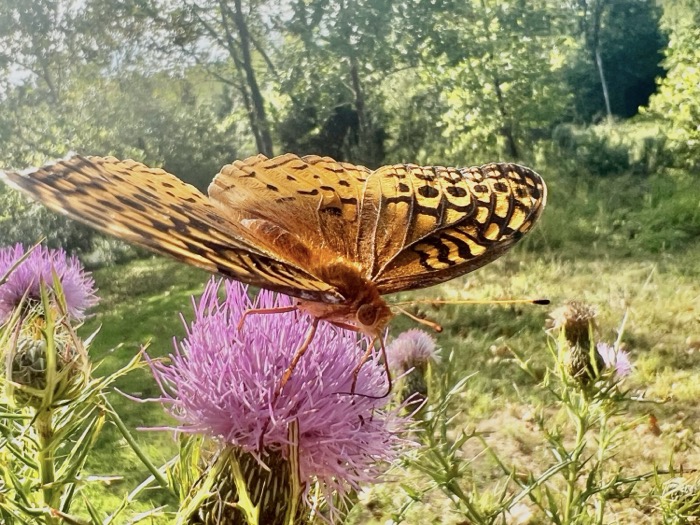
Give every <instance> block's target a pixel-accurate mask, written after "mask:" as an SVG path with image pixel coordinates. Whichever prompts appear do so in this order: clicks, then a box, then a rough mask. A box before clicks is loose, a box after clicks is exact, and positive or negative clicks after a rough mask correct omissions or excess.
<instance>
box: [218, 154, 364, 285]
mask: <svg viewBox="0 0 700 525" xmlns="http://www.w3.org/2000/svg"><path fill="white" fill-rule="evenodd" d="M370 174H371V171H370V170H369V169H367V168H365V167H364V166H355V165H353V164H348V163H339V162H336V161H334V160H333V159H330V158H328V157H318V156H315V155H307V156H305V157H298V156H296V155H293V154H285V155H280V156H278V157H274V158H272V159H268V158H267V157H265V156H264V155H257V156H255V157H250V158H248V159H245V160H239V161H236V162H234V163H233V164H230V165H227V166H224V168H223V169H222V170H221V172H220V173H219V174H218V175H217V176H216V178H215V179H214V181H213V182H212V184H211V185H210V186H209V197H210V198H211V201H212V203H213V204H214V205H215V206H217V207H218V208H219V209H221V210H222V213H227V210H235V212H236V213H237V214H239V215H241V216H243V217H245V218H246V219H245V220H246V221H247V222H246V224H248V225H249V227H251V228H257V229H256V234H257V236H258V238H259V239H261V241H263V242H268V243H273V244H275V245H282V246H284V248H283V252H284V253H285V254H288V257H289V258H290V259H291V260H294V261H297V262H298V263H299V264H305V265H309V266H311V267H313V266H314V265H315V264H318V265H328V264H330V263H332V262H333V261H334V260H336V259H338V258H342V259H343V260H344V261H346V262H348V263H351V264H352V263H361V262H362V253H361V252H358V244H357V242H356V241H355V240H356V239H357V237H358V235H359V227H360V221H359V214H360V210H359V205H360V203H361V201H362V193H363V190H364V185H365V182H366V180H367V178H368V177H369V176H370ZM364 273H366V272H364Z"/></svg>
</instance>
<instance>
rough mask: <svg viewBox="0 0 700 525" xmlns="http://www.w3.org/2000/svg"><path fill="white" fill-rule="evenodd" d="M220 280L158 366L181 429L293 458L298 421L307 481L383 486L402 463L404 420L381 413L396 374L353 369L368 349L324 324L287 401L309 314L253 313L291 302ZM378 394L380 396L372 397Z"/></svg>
mask: <svg viewBox="0 0 700 525" xmlns="http://www.w3.org/2000/svg"><path fill="white" fill-rule="evenodd" d="M220 288H221V283H220V282H218V281H216V280H214V279H212V280H211V281H210V282H209V283H208V285H207V287H206V289H205V291H204V293H203V295H202V297H201V299H200V301H199V303H198V304H195V305H194V308H195V320H194V321H193V322H192V323H191V324H190V325H189V326H188V327H187V334H186V337H185V338H184V340H182V341H181V342H179V343H178V342H177V341H175V348H176V349H175V353H174V354H173V355H171V359H170V362H169V363H168V364H166V363H163V362H157V361H153V362H151V368H152V370H153V373H154V376H155V377H156V380H157V381H158V383H159V385H160V386H161V389H162V391H163V395H162V397H161V398H160V401H161V402H163V403H164V404H165V405H166V406H168V408H169V411H170V413H171V414H172V415H173V416H174V417H175V418H176V419H177V420H178V421H179V423H180V425H179V426H178V427H177V428H176V429H177V430H179V431H181V432H189V433H203V434H205V435H208V436H210V437H212V438H215V439H217V440H218V441H219V442H221V443H223V444H225V445H233V446H235V447H238V448H239V449H241V450H242V451H244V452H248V453H250V454H253V455H256V456H257V457H259V458H260V459H261V460H262V461H263V462H264V461H265V458H266V456H267V457H270V456H274V455H278V454H280V453H281V454H282V455H284V454H286V451H287V449H288V447H289V445H290V443H289V437H288V432H289V428H290V425H291V424H294V425H297V424H298V430H299V437H298V442H297V445H298V454H299V470H300V475H301V480H302V482H307V486H308V485H309V484H310V483H311V482H312V481H313V479H317V480H318V481H320V482H321V483H322V484H323V485H324V486H325V490H326V494H327V495H330V494H331V493H336V494H338V495H340V496H341V497H342V496H343V495H347V494H348V493H349V492H350V491H351V490H353V489H357V488H358V487H359V485H360V484H361V483H365V482H377V481H378V479H377V478H378V477H379V475H380V473H381V464H382V463H386V462H391V461H392V460H393V459H395V458H396V457H397V454H398V452H399V449H400V448H401V447H402V445H403V444H404V441H403V440H402V438H401V437H400V436H399V431H400V430H401V427H402V425H403V424H404V420H403V419H402V418H400V417H399V416H398V415H397V412H396V411H393V412H392V411H389V412H385V411H382V408H383V407H384V405H386V404H387V402H388V396H387V397H384V394H385V393H386V388H387V378H386V375H385V372H384V367H383V366H381V365H380V363H379V362H378V357H376V356H375V357H373V358H372V359H370V361H369V362H368V363H366V364H365V366H363V367H362V368H361V369H360V371H359V375H358V378H357V384H356V387H355V395H351V394H349V392H350V390H351V388H352V381H353V378H352V370H353V369H354V368H355V366H356V365H357V364H358V362H359V359H360V356H361V354H362V349H361V348H360V345H358V339H357V336H356V335H355V334H353V333H351V332H348V331H345V330H341V329H338V328H336V327H334V326H332V325H330V324H327V323H322V324H320V325H319V327H318V331H317V332H316V334H315V336H314V339H313V341H312V343H311V345H310V346H309V348H308V350H307V352H306V354H305V355H304V356H303V357H302V358H301V360H300V361H299V363H298V365H297V366H296V368H295V369H294V372H293V373H292V375H291V378H290V379H289V381H288V382H287V383H286V385H285V386H284V389H283V390H282V392H281V393H280V395H276V391H277V389H278V388H279V384H280V378H281V377H282V374H283V373H284V371H285V370H286V368H287V367H288V366H289V362H290V360H291V357H292V355H293V354H294V352H295V350H296V349H297V348H299V347H300V346H301V344H302V342H303V341H304V338H305V336H306V332H307V330H308V326H309V324H308V322H306V318H305V317H303V316H300V315H299V314H298V313H296V312H289V313H278V314H274V315H272V314H253V315H250V316H248V317H247V318H246V321H245V324H244V325H243V327H242V329H241V330H238V328H237V326H238V324H239V321H240V319H241V316H242V315H243V314H244V312H246V311H247V310H249V309H251V308H273V307H285V306H290V305H292V304H293V302H292V300H291V299H290V298H288V297H286V296H282V295H277V294H274V293H272V292H268V291H265V290H263V291H261V292H260V294H259V295H258V297H257V299H256V300H255V302H253V301H251V300H250V299H249V297H248V295H247V287H245V286H244V285H242V284H240V283H238V282H235V281H230V282H229V281H227V282H225V284H224V291H225V297H224V298H223V299H219V296H218V292H219V290H220ZM369 396H374V398H372V397H369Z"/></svg>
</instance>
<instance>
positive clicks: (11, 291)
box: [0, 244, 97, 324]
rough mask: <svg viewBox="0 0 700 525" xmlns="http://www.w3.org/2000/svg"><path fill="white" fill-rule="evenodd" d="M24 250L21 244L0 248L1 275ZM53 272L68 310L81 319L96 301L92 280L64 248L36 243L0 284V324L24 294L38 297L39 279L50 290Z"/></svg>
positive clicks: (75, 317)
mask: <svg viewBox="0 0 700 525" xmlns="http://www.w3.org/2000/svg"><path fill="white" fill-rule="evenodd" d="M25 253H26V250H25V248H24V246H22V245H21V244H16V245H15V246H14V247H8V248H3V249H0V279H2V278H3V277H4V276H5V275H6V274H7V272H8V271H9V270H10V269H11V268H12V267H13V265H14V264H16V263H17V261H19V260H20V259H21V258H22V257H23V256H24V255H25ZM54 274H55V275H57V276H58V280H59V282H60V284H61V290H62V291H61V293H62V294H63V296H64V297H65V305H66V309H67V313H68V314H69V315H70V316H71V317H73V318H74V319H82V318H83V317H84V316H85V310H86V309H88V308H90V307H91V306H94V305H95V304H97V297H96V296H95V283H94V281H93V280H92V278H91V277H90V275H89V274H87V273H86V272H85V271H84V270H83V267H82V265H81V264H80V261H78V259H77V258H76V257H67V256H66V252H64V251H63V250H60V249H59V250H54V249H50V248H46V247H44V246H37V247H36V248H35V249H34V250H33V251H32V252H31V253H30V254H29V256H28V257H27V258H26V259H25V260H24V261H22V262H21V263H20V264H19V266H17V267H16V268H14V269H13V270H12V272H11V273H10V274H9V275H8V276H7V281H6V282H4V283H2V284H0V324H2V323H4V322H6V321H7V320H8V319H9V317H10V315H11V314H12V311H13V310H14V309H15V308H16V307H17V306H19V304H20V302H21V301H22V298H23V297H24V296H25V294H27V297H28V299H30V300H33V301H35V302H38V301H40V299H41V293H40V283H41V282H42V281H43V282H44V283H45V286H46V287H47V288H48V289H49V290H52V291H53V286H54Z"/></svg>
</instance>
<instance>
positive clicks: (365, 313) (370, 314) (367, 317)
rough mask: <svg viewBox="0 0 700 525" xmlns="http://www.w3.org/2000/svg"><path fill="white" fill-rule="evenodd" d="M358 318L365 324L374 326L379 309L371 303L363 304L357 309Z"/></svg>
mask: <svg viewBox="0 0 700 525" xmlns="http://www.w3.org/2000/svg"><path fill="white" fill-rule="evenodd" d="M357 320H358V321H360V323H362V324H363V325H365V326H372V325H373V324H374V323H375V322H376V321H377V309H376V308H375V307H374V306H373V305H371V304H363V305H362V306H360V307H359V308H358V309H357Z"/></svg>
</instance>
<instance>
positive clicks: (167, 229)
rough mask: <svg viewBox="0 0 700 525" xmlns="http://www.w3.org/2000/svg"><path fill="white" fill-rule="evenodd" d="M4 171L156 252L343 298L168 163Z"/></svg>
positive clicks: (95, 162)
mask: <svg viewBox="0 0 700 525" xmlns="http://www.w3.org/2000/svg"><path fill="white" fill-rule="evenodd" d="M2 176H3V178H4V179H5V180H7V181H8V182H9V183H10V185H12V186H14V187H16V188H17V189H19V190H21V191H23V192H24V193H26V194H28V195H29V196H30V197H32V198H34V199H36V200H38V201H40V202H42V203H43V204H45V205H46V206H48V207H49V208H51V209H53V210H55V211H59V212H61V213H64V214H66V215H68V216H69V217H71V218H73V219H76V220H78V221H81V222H84V223H85V224H87V225H89V226H91V227H93V228H96V229H98V230H100V231H102V232H104V233H107V234H110V235H113V236H115V237H118V238H120V239H123V240H125V241H128V242H132V243H135V244H139V245H141V246H144V247H146V248H149V249H151V250H153V251H155V252H157V253H161V254H165V255H170V256H172V257H174V258H176V259H178V260H181V261H183V262H186V263H188V264H191V265H193V266H197V267H199V268H203V269H205V270H208V271H211V272H214V273H218V274H221V275H224V276H227V277H232V278H234V279H237V280H241V281H243V282H246V283H249V284H253V285H256V286H261V287H265V288H270V289H273V290H277V291H281V292H285V293H290V294H293V295H296V296H298V297H303V298H307V299H310V300H318V301H324V302H328V303H335V302H340V301H342V300H343V298H342V297H341V296H339V294H338V293H337V291H336V290H335V289H334V288H333V287H332V286H330V285H328V284H327V283H324V282H322V281H320V280H318V279H317V278H315V277H314V276H312V275H311V274H309V273H308V272H306V271H304V270H303V269H302V268H299V267H297V266H295V265H293V264H290V263H289V262H288V261H286V260H285V259H284V258H283V257H281V256H280V254H277V253H274V252H270V251H267V250H264V249H261V248H260V246H258V245H257V244H256V242H255V239H254V238H252V237H253V234H252V233H251V232H250V231H248V230H247V229H246V228H245V226H244V225H241V224H238V223H236V222H235V221H233V220H231V219H230V218H228V217H226V216H224V215H222V214H221V212H220V211H219V210H218V209H217V208H216V207H214V206H213V205H212V204H211V203H210V202H209V199H207V197H206V196H205V195H203V194H202V193H201V192H199V191H198V190H197V189H196V188H194V187H193V186H190V185H189V184H186V183H184V182H182V181H181V180H180V179H178V178H177V177H175V176H174V175H171V174H169V173H167V172H166V171H163V170H161V169H155V168H148V167H147V166H145V165H143V164H140V163H138V162H135V161H132V160H126V161H120V160H117V159H115V158H113V157H82V156H73V157H70V158H68V159H65V160H63V161H59V162H56V163H53V164H49V165H46V166H44V167H42V168H39V169H35V170H31V171H26V172H22V173H17V172H5V173H2Z"/></svg>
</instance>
